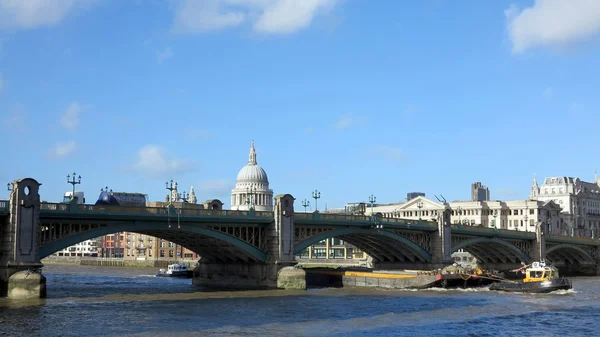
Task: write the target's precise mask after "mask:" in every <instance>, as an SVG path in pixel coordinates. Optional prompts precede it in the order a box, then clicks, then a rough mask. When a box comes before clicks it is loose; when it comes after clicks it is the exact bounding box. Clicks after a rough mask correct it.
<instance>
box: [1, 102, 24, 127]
mask: <svg viewBox="0 0 600 337" xmlns="http://www.w3.org/2000/svg"><path fill="white" fill-rule="evenodd" d="M25 117H26V109H25V106H24V105H23V104H15V105H13V106H12V107H10V108H9V116H8V117H7V118H4V117H3V118H2V119H3V123H2V124H3V126H5V127H6V128H7V129H8V130H10V131H13V132H25V131H27V124H26V123H25V119H26V118H25ZM4 121H5V122H4Z"/></svg>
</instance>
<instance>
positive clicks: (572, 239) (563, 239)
mask: <svg viewBox="0 0 600 337" xmlns="http://www.w3.org/2000/svg"><path fill="white" fill-rule="evenodd" d="M546 242H560V243H572V244H576V245H584V246H600V239H598V238H596V239H592V238H585V237H577V236H570V235H548V237H546Z"/></svg>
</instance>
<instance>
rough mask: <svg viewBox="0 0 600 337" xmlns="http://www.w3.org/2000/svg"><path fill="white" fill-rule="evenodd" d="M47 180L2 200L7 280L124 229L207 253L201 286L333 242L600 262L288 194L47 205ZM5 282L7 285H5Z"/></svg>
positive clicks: (487, 259)
mask: <svg viewBox="0 0 600 337" xmlns="http://www.w3.org/2000/svg"><path fill="white" fill-rule="evenodd" d="M39 185H40V184H39V183H38V182H37V181H35V180H34V179H31V178H27V179H23V180H18V181H15V182H14V183H13V191H12V192H11V199H10V200H8V201H0V237H1V238H2V240H1V241H0V242H1V243H2V245H1V246H0V279H1V280H4V282H5V283H6V282H7V280H8V278H10V276H11V275H12V274H14V273H16V272H19V271H23V270H28V269H29V270H30V269H35V268H39V267H40V266H41V263H40V260H41V259H42V258H44V257H46V256H48V255H50V254H53V253H54V252H56V251H59V250H61V249H64V248H66V247H69V246H71V245H73V244H75V243H78V242H81V241H84V240H87V239H92V238H96V237H99V236H102V235H105V234H111V233H117V232H124V231H127V232H135V233H140V234H146V235H150V236H155V237H158V238H163V239H166V240H169V241H172V242H174V243H177V244H179V245H182V246H184V247H186V248H188V249H191V250H193V251H194V252H196V253H198V254H199V255H200V256H201V257H202V258H201V260H200V261H199V262H200V265H199V266H198V267H197V268H196V274H195V276H194V282H199V283H202V284H208V285H227V286H232V285H236V283H237V285H239V286H242V287H249V286H252V287H254V286H268V287H274V286H276V285H277V277H278V276H277V275H278V272H279V270H281V268H283V267H285V266H293V265H294V264H296V256H297V255H299V253H300V252H302V251H303V250H305V249H306V248H308V247H310V246H311V245H313V244H315V243H318V242H321V241H323V240H325V239H328V238H333V237H334V238H339V239H342V240H344V241H346V242H348V243H351V244H353V245H354V246H356V247H357V248H359V249H361V250H362V251H364V252H365V253H367V254H368V255H370V256H371V257H372V258H373V263H374V267H375V268H383V269H395V268H398V269H399V268H410V269H430V268H439V267H442V266H445V265H447V264H448V263H450V262H451V254H452V253H453V252H455V251H458V250H461V249H462V250H465V251H468V252H470V253H472V254H473V255H474V256H476V257H477V258H478V260H479V261H481V262H482V263H483V264H484V265H485V266H486V267H489V268H497V269H508V268H512V267H514V266H517V265H520V263H521V262H531V261H534V260H540V259H542V258H546V259H547V260H549V261H551V262H552V263H555V264H557V265H559V266H567V267H569V268H571V267H573V266H577V267H581V266H583V267H586V268H592V269H593V272H594V273H595V272H596V271H597V270H598V268H597V265H598V261H600V259H599V258H598V256H599V248H598V246H600V242H599V240H598V239H590V238H573V237H565V236H555V235H549V233H544V231H543V228H541V227H538V228H537V230H536V232H522V231H511V230H496V229H492V228H483V227H470V226H465V227H460V226H455V225H451V226H446V225H444V224H443V223H447V221H446V220H447V219H448V218H449V215H448V214H444V215H443V216H442V217H441V218H440V220H439V221H421V220H418V221H415V220H407V219H395V218H381V217H377V216H374V217H370V216H353V215H337V214H320V213H318V212H315V213H298V212H294V198H293V197H292V196H291V195H289V194H284V195H278V196H276V197H275V201H276V202H275V206H274V210H273V211H270V212H258V211H234V210H215V209H188V208H175V207H173V205H171V206H168V207H123V206H95V205H78V204H76V203H42V202H40V198H39V193H38V192H39ZM5 288H6V287H4V288H1V287H0V291H2V289H5Z"/></svg>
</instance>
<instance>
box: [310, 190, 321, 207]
mask: <svg viewBox="0 0 600 337" xmlns="http://www.w3.org/2000/svg"><path fill="white" fill-rule="evenodd" d="M312 197H313V199H315V212H316V211H318V210H319V207H318V206H317V202H318V200H319V199H320V198H321V192H319V191H317V190H315V191H314V192H312Z"/></svg>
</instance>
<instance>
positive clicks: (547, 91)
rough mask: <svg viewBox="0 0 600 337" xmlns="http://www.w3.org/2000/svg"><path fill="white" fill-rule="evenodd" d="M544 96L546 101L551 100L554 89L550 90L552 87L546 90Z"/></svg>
mask: <svg viewBox="0 0 600 337" xmlns="http://www.w3.org/2000/svg"><path fill="white" fill-rule="evenodd" d="M542 96H544V98H545V99H551V98H552V88H550V87H548V88H546V90H544V92H543V93H542Z"/></svg>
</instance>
